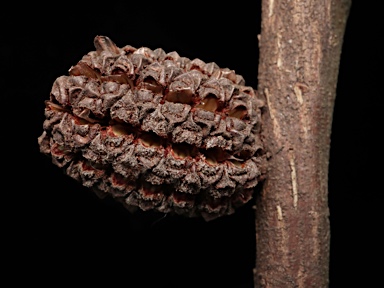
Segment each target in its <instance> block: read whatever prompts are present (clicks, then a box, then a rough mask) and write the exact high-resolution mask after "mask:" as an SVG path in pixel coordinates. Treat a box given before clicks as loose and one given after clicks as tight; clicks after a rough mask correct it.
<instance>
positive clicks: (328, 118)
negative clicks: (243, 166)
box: [255, 0, 351, 288]
mask: <svg viewBox="0 0 384 288" xmlns="http://www.w3.org/2000/svg"><path fill="white" fill-rule="evenodd" d="M350 2H351V1H350V0H323V1H317V0H310V1H308V0H297V1H288V0H263V1H262V24H261V35H260V39H259V40H260V62H259V75H258V83H259V84H258V91H259V93H260V94H261V95H262V96H263V97H264V100H265V102H266V104H267V105H266V106H267V109H266V111H265V112H264V113H263V121H264V129H263V139H264V142H265V147H268V148H269V150H270V151H269V152H270V154H271V158H270V159H269V171H268V177H267V180H266V181H265V183H264V187H263V191H262V192H261V193H260V194H259V195H257V199H256V241H257V244H256V245H257V247H256V250H257V252H256V253H257V255H256V269H255V286H256V287H305V288H308V287H316V288H319V287H327V286H328V272H329V246H330V227H329V219H328V217H329V210H328V162H329V149H330V134H331V124H332V114H333V107H334V101H335V95H336V84H337V76H338V70H339V59H340V53H341V47H342V40H343V35H344V30H345V25H346V21H347V17H348V13H349V7H350Z"/></svg>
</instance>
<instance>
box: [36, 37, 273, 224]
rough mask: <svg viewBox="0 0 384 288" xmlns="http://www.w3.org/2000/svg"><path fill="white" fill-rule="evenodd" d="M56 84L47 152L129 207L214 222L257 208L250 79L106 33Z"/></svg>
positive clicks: (257, 151) (259, 166) (44, 140)
mask: <svg viewBox="0 0 384 288" xmlns="http://www.w3.org/2000/svg"><path fill="white" fill-rule="evenodd" d="M94 44H95V47H96V51H92V52H89V53H88V54H87V55H85V56H84V57H83V58H82V59H81V60H80V61H79V62H78V63H77V64H76V65H75V66H73V67H71V69H70V70H69V76H61V77H59V78H57V79H56V81H55V82H54V84H53V87H52V91H51V94H50V99H49V100H47V101H46V108H45V116H46V120H45V121H44V124H43V129H44V131H43V133H42V135H41V136H40V137H39V139H38V143H39V145H40V151H41V152H42V153H44V154H46V155H48V156H50V157H52V161H53V163H54V164H56V165H57V166H58V167H62V168H63V169H64V171H65V173H66V174H67V175H69V176H71V177H72V178H74V179H76V180H78V181H80V182H81V183H82V184H83V185H84V186H87V187H90V188H91V189H92V190H93V191H95V192H96V193H97V195H99V196H100V197H102V196H105V195H111V196H113V197H114V198H115V199H117V200H119V201H121V202H122V203H124V205H126V207H127V208H133V207H139V208H141V209H142V210H148V209H155V210H157V211H161V212H164V213H176V214H180V215H185V216H189V217H195V216H202V217H204V218H205V219H206V220H211V219H214V218H216V217H219V216H223V215H228V214H231V213H233V212H234V210H235V209H236V208H237V207H239V206H242V205H243V204H245V203H247V202H248V201H249V200H250V199H251V197H252V194H253V191H254V188H255V186H256V185H257V184H258V182H260V180H261V179H262V178H263V175H264V172H263V171H264V168H263V167H264V163H265V161H264V155H265V153H264V150H263V147H262V142H261V139H260V130H261V123H260V121H261V117H260V114H261V110H260V109H261V107H262V106H263V102H262V101H261V100H260V99H258V95H257V93H256V91H254V90H253V89H252V88H251V87H248V86H245V82H244V79H243V77H242V76H240V75H237V74H236V73H235V72H234V71H233V70H229V69H228V68H224V69H223V68H220V67H218V65H217V64H216V63H204V62H203V61H201V60H200V59H195V60H190V59H188V58H185V57H180V56H179V55H178V54H177V53H176V52H170V53H165V52H164V51H163V50H162V49H160V48H158V49H155V50H153V51H152V50H151V49H149V48H146V47H142V48H139V49H136V48H134V47H132V46H125V47H123V48H118V47H117V46H116V45H115V44H114V43H113V42H112V41H111V40H110V39H109V38H108V37H104V36H97V37H95V41H94Z"/></svg>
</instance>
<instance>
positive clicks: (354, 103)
mask: <svg viewBox="0 0 384 288" xmlns="http://www.w3.org/2000/svg"><path fill="white" fill-rule="evenodd" d="M362 2H363V1H354V3H353V5H352V8H351V13H350V17H349V20H348V24H347V29H346V34H345V39H344V45H343V51H342V55H341V63H340V73H339V82H338V87H337V98H336V104H335V110H334V121H333V130H332V131H333V132H332V139H331V154H330V167H329V206H330V213H331V214H330V221H331V263H330V287H332V288H334V287H372V286H369V285H371V284H374V283H377V284H378V283H380V282H381V281H379V279H380V278H381V277H380V275H379V273H380V270H381V269H380V266H381V267H382V260H381V259H382V258H380V257H379V253H380V252H381V249H382V248H381V247H382V243H383V241H382V240H383V236H381V233H380V230H381V229H382V227H383V226H382V220H383V217H382V213H383V211H382V203H383V200H384V197H383V188H382V186H381V183H382V181H380V180H381V176H382V175H381V174H382V170H383V169H382V166H381V165H382V161H381V160H380V158H381V155H382V143H383V141H382V140H381V134H382V132H383V129H382V126H381V125H380V126H379V124H382V118H381V117H380V116H381V115H382V113H381V107H382V106H381V104H380V103H381V100H382V98H383V96H384V93H383V88H382V87H383V86H382V83H383V80H382V76H383V73H382V67H383V62H382V60H383V56H382V51H384V50H383V45H382V44H381V43H380V42H379V41H381V38H382V36H383V29H382V21H381V20H380V14H379V13H378V12H377V11H379V5H380V1H375V2H376V3H377V4H373V5H372V3H369V1H366V2H365V3H362ZM223 3H224V2H223ZM368 3H369V4H368ZM11 4H12V3H11ZM46 5H48V6H46ZM12 6H13V7H12V8H7V9H5V8H3V9H2V11H1V19H2V25H1V26H2V31H3V32H2V35H1V36H0V37H2V40H1V49H2V50H3V52H2V56H3V57H2V61H3V67H5V69H4V68H3V70H2V77H1V87H2V92H1V94H2V95H1V96H2V98H1V101H2V118H3V121H2V123H3V125H2V128H3V129H2V130H3V134H2V152H3V153H2V160H3V161H2V163H3V167H2V168H3V169H2V171H3V172H2V178H3V179H2V180H3V181H2V188H1V193H2V195H3V198H2V199H3V200H2V201H1V205H2V211H4V212H3V213H4V217H3V223H4V224H3V229H2V231H3V233H2V238H3V240H5V242H3V243H5V244H3V245H2V247H3V252H2V254H3V255H5V256H10V257H3V258H2V260H3V261H5V264H6V267H7V269H6V270H5V273H6V275H8V276H11V279H12V281H13V283H18V282H25V283H29V284H30V285H31V284H36V285H38V286H44V285H47V286H49V287H57V286H58V285H59V284H64V283H65V284H67V286H71V287H72V286H74V285H75V284H76V285H84V286H86V287H88V286H91V285H92V284H94V283H98V284H101V283H107V284H106V285H105V287H120V286H122V285H125V287H159V288H160V287H164V288H166V287H167V288H176V287H181V288H184V287H225V288H226V287H228V288H232V287H234V288H243V287H244V288H251V287H253V280H252V268H253V264H254V261H255V237H254V219H253V210H252V208H251V206H252V204H253V203H249V204H248V205H246V206H245V207H244V208H242V209H240V210H238V211H237V212H236V213H235V214H234V215H232V216H229V217H224V218H222V219H218V220H215V221H212V222H208V223H206V222H204V221H202V220H199V219H184V218H179V217H171V216H166V217H162V215H157V214H152V213H138V214H134V215H132V214H130V213H128V212H127V211H126V210H124V208H123V207H121V206H120V204H117V203H115V202H114V201H112V200H110V199H105V200H100V199H98V198H97V197H96V196H95V195H94V194H93V193H92V192H90V191H88V190H87V189H86V188H84V187H82V186H81V185H80V184H78V183H75V182H74V181H73V180H71V179H70V178H69V177H67V176H65V175H64V174H63V173H62V172H61V170H59V169H58V168H57V167H56V166H54V165H53V164H51V162H50V160H49V159H47V158H46V157H44V155H42V154H41V153H40V152H39V148H38V145H37V137H38V136H40V134H41V133H42V123H43V121H44V114H43V113H44V100H46V99H48V97H49V92H50V89H51V86H52V84H53V82H54V80H55V79H56V78H57V77H58V76H61V75H66V74H67V71H68V69H69V68H70V67H71V66H72V65H74V64H76V63H77V61H78V60H79V59H81V57H82V56H83V55H84V54H86V53H88V52H89V51H92V50H94V47H93V38H94V37H95V36H96V35H105V36H109V37H110V38H111V39H112V40H113V41H114V42H115V43H116V44H117V45H118V46H120V47H122V46H124V45H127V44H129V45H132V46H134V47H137V48H139V47H142V46H146V47H149V48H151V49H155V48H158V47H161V48H163V49H164V50H165V51H166V52H171V51H177V52H178V53H179V54H180V55H181V56H185V57H188V58H190V59H194V58H200V59H202V60H203V61H205V62H211V61H214V62H216V63H217V64H218V65H219V66H220V67H228V68H230V69H234V70H235V71H236V72H237V73H238V74H241V75H243V76H244V78H245V80H246V84H247V85H250V86H253V87H257V66H258V56H259V55H258V43H257V37H256V36H257V34H258V33H259V32H260V7H259V6H260V3H259V1H258V2H257V3H256V6H251V3H250V2H249V3H247V2H245V3H242V2H241V1H240V2H239V1H235V2H232V3H227V4H218V5H213V6H212V5H209V6H205V5H198V4H197V3H194V2H183V3H182V4H181V3H180V4H170V3H164V2H157V4H155V5H154V4H149V3H147V2H142V3H139V2H135V3H132V2H127V1H126V2H124V3H123V4H119V3H117V2H102V3H96V2H94V3H92V4H89V6H86V5H82V6H80V4H79V3H76V2H74V3H71V2H65V3H64V2H59V4H48V3H47V4H44V5H43V4H41V5H37V4H16V3H15V4H14V5H12ZM4 64H5V65H4ZM4 196H5V197H4ZM376 261H378V262H376ZM117 283H122V284H120V285H119V286H118V285H117Z"/></svg>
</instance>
